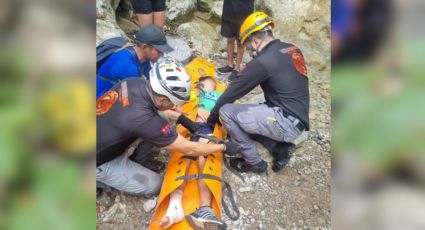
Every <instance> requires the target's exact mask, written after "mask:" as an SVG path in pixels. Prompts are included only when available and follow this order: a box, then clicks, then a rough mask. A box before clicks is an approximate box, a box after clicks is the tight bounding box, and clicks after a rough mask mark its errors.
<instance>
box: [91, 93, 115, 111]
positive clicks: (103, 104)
mask: <svg viewBox="0 0 425 230" xmlns="http://www.w3.org/2000/svg"><path fill="white" fill-rule="evenodd" d="M117 99H118V93H117V92H116V91H114V90H109V91H108V92H106V93H105V94H103V95H102V96H101V97H99V98H98V99H97V101H96V115H98V116H99V115H103V114H105V113H107V112H108V111H109V109H110V108H111V107H112V106H113V105H114V104H115V102H117Z"/></svg>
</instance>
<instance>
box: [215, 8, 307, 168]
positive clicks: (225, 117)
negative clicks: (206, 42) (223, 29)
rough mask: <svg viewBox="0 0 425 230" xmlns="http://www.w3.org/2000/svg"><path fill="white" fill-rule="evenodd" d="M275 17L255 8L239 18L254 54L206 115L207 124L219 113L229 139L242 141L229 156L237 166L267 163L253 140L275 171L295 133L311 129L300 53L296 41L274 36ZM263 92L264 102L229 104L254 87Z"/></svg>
mask: <svg viewBox="0 0 425 230" xmlns="http://www.w3.org/2000/svg"><path fill="white" fill-rule="evenodd" d="M273 28H274V22H273V20H272V19H271V18H270V17H269V16H268V15H267V14H265V13H263V12H254V13H252V14H251V15H249V16H248V17H247V18H246V19H245V20H244V22H243V23H242V26H241V29H240V33H239V39H240V40H241V43H242V44H243V45H244V46H245V48H246V50H247V51H248V52H249V53H250V56H252V57H253V59H252V60H251V61H250V62H249V63H247V65H246V66H245V67H244V68H243V69H242V70H241V71H240V72H239V73H238V74H232V75H233V76H232V77H231V80H232V81H231V83H230V84H229V86H228V87H227V89H226V91H225V92H224V93H223V94H222V96H221V97H220V98H219V100H218V101H217V104H216V105H215V107H214V109H213V110H212V111H211V114H210V116H209V117H208V123H209V125H210V126H214V125H215V124H216V123H217V122H218V118H219V116H220V117H221V121H222V123H223V125H224V127H225V128H226V129H227V130H228V133H229V135H230V137H231V140H232V141H234V142H235V143H237V144H239V146H240V147H241V154H242V158H234V159H232V160H231V161H230V165H231V167H232V168H234V169H235V170H237V171H239V172H249V171H251V172H255V173H262V172H265V171H266V170H267V163H266V162H265V161H264V160H262V159H261V157H260V154H259V153H258V150H257V148H256V146H255V142H254V140H257V141H259V142H260V143H261V144H263V145H264V146H265V147H266V148H267V149H268V150H269V151H270V153H271V154H272V155H273V157H274V161H273V167H272V169H273V171H275V172H277V171H279V170H281V169H282V168H283V167H284V166H285V165H286V164H287V163H288V161H289V159H290V156H291V153H292V151H293V150H294V147H295V145H294V144H293V143H292V142H293V141H294V139H295V138H296V137H297V136H299V135H300V134H301V133H302V132H303V131H305V130H309V118H308V112H309V89H308V76H307V69H306V66H305V64H304V57H303V55H302V53H301V51H300V50H299V48H298V47H296V46H294V45H292V44H289V43H285V42H282V41H280V40H279V39H275V38H274V37H273V33H272V29H273ZM258 85H259V86H260V87H261V88H262V90H263V92H264V96H265V100H266V101H265V103H264V104H230V103H232V102H234V101H235V100H237V99H239V98H241V97H243V96H244V95H246V94H247V93H249V92H250V91H251V90H253V89H254V88H255V87H257V86H258Z"/></svg>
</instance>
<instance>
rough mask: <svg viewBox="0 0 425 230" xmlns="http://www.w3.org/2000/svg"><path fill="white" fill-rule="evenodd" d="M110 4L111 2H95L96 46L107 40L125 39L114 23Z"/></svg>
mask: <svg viewBox="0 0 425 230" xmlns="http://www.w3.org/2000/svg"><path fill="white" fill-rule="evenodd" d="M111 2H112V1H111V0H97V1H96V45H99V44H100V43H101V42H103V41H104V40H106V39H109V38H113V37H127V36H126V34H125V33H124V31H123V30H122V29H121V28H120V27H119V26H118V24H117V22H116V16H115V10H114V8H113V6H112V4H111ZM114 4H116V2H115V3H114Z"/></svg>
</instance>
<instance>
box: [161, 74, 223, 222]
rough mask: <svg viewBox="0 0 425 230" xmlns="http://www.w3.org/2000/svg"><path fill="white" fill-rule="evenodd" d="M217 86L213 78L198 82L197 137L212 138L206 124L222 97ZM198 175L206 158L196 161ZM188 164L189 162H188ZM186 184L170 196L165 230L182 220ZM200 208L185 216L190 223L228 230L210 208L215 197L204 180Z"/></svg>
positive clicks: (200, 139) (201, 140)
mask: <svg viewBox="0 0 425 230" xmlns="http://www.w3.org/2000/svg"><path fill="white" fill-rule="evenodd" d="M216 86H217V84H216V82H215V80H214V79H213V78H212V77H209V76H205V77H201V78H200V79H199V95H198V96H199V105H198V114H197V117H196V120H195V121H196V125H197V133H200V134H206V135H208V134H212V133H213V131H214V130H213V129H212V128H211V127H210V126H209V125H207V123H206V120H207V118H208V116H209V114H210V111H211V109H212V108H214V106H215V103H216V102H217V100H218V98H219V97H220V96H221V92H219V91H216ZM191 141H199V142H203V143H207V142H208V140H207V139H204V138H199V137H198V136H193V137H192V138H191ZM197 162H198V171H199V172H202V171H203V168H204V165H205V157H204V156H199V157H198V159H197ZM187 163H189V160H188V162H187ZM184 186H185V184H182V185H181V186H180V187H179V188H178V189H176V190H175V191H173V192H172V193H171V194H170V204H169V206H168V209H167V212H166V214H165V216H164V217H163V218H162V220H161V222H160V226H161V227H162V228H168V227H170V226H171V225H172V224H175V223H178V222H180V221H182V220H183V218H184V212H183V207H182V196H183V189H184ZM198 187H199V193H200V194H199V195H200V208H199V209H197V210H196V211H195V212H193V213H191V214H189V215H187V216H186V219H187V221H188V223H189V224H190V225H191V226H192V227H193V228H194V229H196V230H201V229H225V224H224V222H222V221H221V220H219V219H218V218H217V216H216V215H215V213H214V210H213V209H212V208H211V200H212V193H211V191H210V189H209V188H208V186H207V185H206V184H205V183H204V181H203V180H202V179H198Z"/></svg>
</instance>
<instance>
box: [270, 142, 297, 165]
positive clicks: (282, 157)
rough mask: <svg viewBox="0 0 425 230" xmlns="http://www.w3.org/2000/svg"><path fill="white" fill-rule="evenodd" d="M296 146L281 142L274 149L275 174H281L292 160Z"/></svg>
mask: <svg viewBox="0 0 425 230" xmlns="http://www.w3.org/2000/svg"><path fill="white" fill-rule="evenodd" d="M294 150H295V145H294V144H292V143H288V142H281V143H279V144H277V145H276V146H275V147H274V148H273V152H272V154H273V166H272V170H273V171H274V172H279V171H280V170H282V169H283V167H285V166H286V165H287V164H288V162H289V160H290V159H291V156H292V153H293V152H294Z"/></svg>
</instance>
